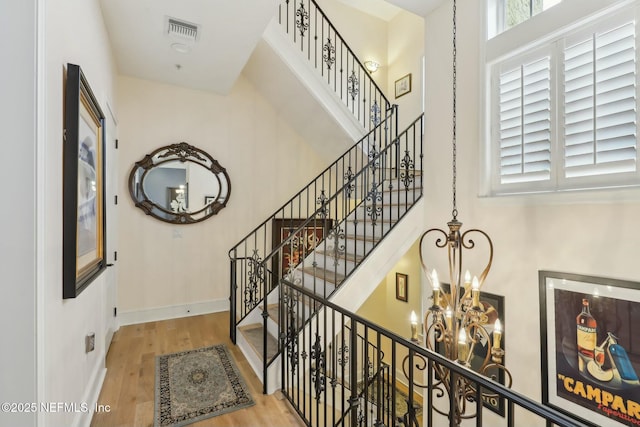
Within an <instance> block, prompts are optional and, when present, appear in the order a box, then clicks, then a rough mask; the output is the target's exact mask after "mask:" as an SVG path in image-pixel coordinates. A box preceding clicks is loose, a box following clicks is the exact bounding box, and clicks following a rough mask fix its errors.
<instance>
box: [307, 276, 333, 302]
mask: <svg viewBox="0 0 640 427" xmlns="http://www.w3.org/2000/svg"><path fill="white" fill-rule="evenodd" d="M319 274H320V273H319ZM299 286H302V287H303V288H305V289H308V290H310V291H311V292H314V293H316V294H317V295H321V296H325V295H326V296H329V295H330V294H331V293H332V292H333V291H334V290H335V289H336V285H335V284H334V283H332V282H329V281H325V280H324V279H323V278H322V277H317V276H314V275H312V274H309V273H303V274H302V281H301V282H300V283H299Z"/></svg>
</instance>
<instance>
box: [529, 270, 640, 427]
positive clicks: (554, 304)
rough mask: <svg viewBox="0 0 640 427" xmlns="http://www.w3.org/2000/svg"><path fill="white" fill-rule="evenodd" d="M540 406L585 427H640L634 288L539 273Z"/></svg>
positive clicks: (638, 317) (639, 314)
mask: <svg viewBox="0 0 640 427" xmlns="http://www.w3.org/2000/svg"><path fill="white" fill-rule="evenodd" d="M539 286H540V308H541V316H540V320H541V323H540V332H541V355H542V358H541V360H542V363H541V367H542V403H543V404H545V405H548V406H551V407H553V408H554V409H557V410H559V411H561V412H563V413H565V414H567V415H569V416H571V417H574V418H575V419H577V420H579V421H581V422H583V423H584V424H587V425H591V426H605V425H606V426H640V378H639V375H640V283H638V282H633V281H627V280H618V279H611V278H605V277H593V276H584V275H578V274H569V273H559V272H551V271H540V272H539Z"/></svg>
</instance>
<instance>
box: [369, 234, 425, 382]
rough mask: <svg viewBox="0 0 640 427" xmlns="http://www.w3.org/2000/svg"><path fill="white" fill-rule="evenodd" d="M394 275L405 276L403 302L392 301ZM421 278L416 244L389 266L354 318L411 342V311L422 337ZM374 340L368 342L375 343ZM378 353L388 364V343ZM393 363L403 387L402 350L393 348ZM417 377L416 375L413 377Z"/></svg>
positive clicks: (403, 355) (384, 342)
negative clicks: (405, 284)
mask: <svg viewBox="0 0 640 427" xmlns="http://www.w3.org/2000/svg"><path fill="white" fill-rule="evenodd" d="M396 273H403V274H406V275H407V276H408V290H409V292H408V293H407V300H408V301H407V302H404V301H401V300H399V299H397V298H396ZM422 278H423V274H422V271H421V268H420V255H419V253H418V242H416V243H414V244H413V246H411V248H410V249H409V250H408V251H407V253H406V254H404V256H403V257H402V259H400V261H398V263H397V264H396V265H395V266H393V268H392V269H391V270H390V271H389V273H388V274H387V276H386V277H385V278H384V280H383V281H382V282H380V284H379V285H378V287H377V288H376V289H375V290H374V291H373V292H372V293H371V295H370V296H369V298H367V300H366V301H365V302H364V304H362V306H361V307H360V308H359V309H358V311H357V314H358V315H360V316H362V317H364V318H365V319H368V320H370V321H372V322H373V323H376V324H377V325H379V326H382V327H383V328H385V329H387V330H389V331H391V332H393V333H395V334H397V335H399V336H401V337H404V338H406V339H410V338H411V322H410V317H411V311H412V310H413V311H415V312H416V315H417V316H418V319H419V320H418V334H422V319H421V318H420V317H421V315H420V313H421V312H423V310H424V307H423V306H424V305H425V303H426V302H427V301H426V300H425V298H424V295H423V292H422V287H423V286H422ZM375 339H376V338H371V340H372V341H375ZM381 343H382V348H381V350H382V351H383V353H384V354H385V355H386V356H385V361H386V362H387V363H391V360H390V355H391V354H393V353H392V349H391V343H390V342H389V341H388V340H386V339H384V340H382V341H381ZM396 351H397V354H396V363H397V372H398V374H399V377H398V380H399V381H401V382H404V383H406V382H407V381H406V379H405V378H404V377H403V376H401V375H400V373H401V372H402V361H403V359H404V357H405V356H406V354H407V352H406V351H405V349H404V347H397V348H396ZM416 374H417V373H416Z"/></svg>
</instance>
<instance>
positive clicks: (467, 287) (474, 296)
mask: <svg viewBox="0 0 640 427" xmlns="http://www.w3.org/2000/svg"><path fill="white" fill-rule="evenodd" d="M456 55H457V51H456V0H453V139H452V157H453V161H452V176H453V180H452V181H453V182H452V190H453V191H452V193H453V194H452V195H453V209H452V219H451V220H450V221H449V222H448V223H447V226H448V231H445V230H442V229H439V228H432V229H429V230H427V231H426V232H425V233H424V234H423V235H422V237H421V238H420V263H421V264H422V268H423V269H424V271H425V274H426V276H427V278H428V279H429V281H430V282H431V286H432V287H433V293H432V299H433V304H432V305H431V307H430V308H428V309H427V311H426V313H425V316H424V332H425V335H424V339H425V346H426V347H427V348H428V349H429V350H432V351H437V352H439V353H440V354H443V355H444V356H445V357H447V358H448V359H450V360H452V361H457V363H459V364H461V365H463V366H466V367H468V368H473V369H474V370H476V371H477V372H479V373H480V374H482V375H485V376H488V377H491V378H493V379H496V378H497V375H496V374H499V373H500V371H502V372H504V373H505V374H506V377H507V378H508V380H507V381H506V384H505V385H506V386H507V387H511V380H512V378H511V374H510V373H509V371H508V370H507V369H506V368H505V366H504V365H503V358H504V350H503V349H502V347H501V341H502V333H503V329H502V328H503V326H502V325H501V323H500V320H499V319H497V320H495V323H493V320H492V319H495V318H496V317H499V313H496V312H495V308H494V307H491V306H490V305H489V304H487V303H483V302H482V301H480V289H481V288H482V285H483V284H484V281H485V279H486V277H487V274H488V273H489V269H490V268H491V263H492V261H493V243H492V242H491V239H490V238H489V236H488V235H487V233H485V232H484V231H482V230H479V229H470V230H467V231H465V232H461V227H462V223H461V222H460V221H458V219H457V217H458V208H457V203H456V160H457V158H456V156H457V146H456V143H457V141H456V89H457V88H456V67H457V64H456ZM434 234H435V236H434ZM475 236H479V238H480V240H477V241H474V240H473V239H472V237H475ZM427 237H429V238H433V239H434V240H435V246H436V248H438V249H445V248H446V250H447V254H448V267H449V289H448V291H446V290H445V289H443V286H442V284H441V283H440V280H439V278H438V273H437V272H436V270H435V269H429V268H427V265H426V264H425V261H424V257H423V241H424V240H425V239H426V238H427ZM482 242H485V243H484V245H485V246H486V252H487V253H486V257H487V258H488V261H487V263H486V265H485V266H484V269H483V270H482V272H481V273H480V275H479V276H474V277H473V278H472V276H471V274H470V273H469V271H466V272H465V274H464V276H462V271H463V270H462V267H463V266H462V260H463V256H462V255H463V252H465V251H467V250H469V251H470V250H472V249H474V248H476V243H482ZM465 259H466V258H465ZM496 314H498V316H496ZM412 325H413V321H412ZM491 327H492V328H493V331H492V333H490V332H489V331H488V330H490V329H489V328H491ZM413 336H414V333H413V326H412V339H413ZM472 361H473V366H472ZM434 369H435V377H434V379H435V383H434V385H433V388H434V389H436V390H439V391H440V392H441V393H442V395H444V393H445V392H446V393H447V395H448V396H450V398H449V399H447V401H448V402H451V403H452V405H451V406H453V407H450V408H449V410H448V411H447V410H440V409H438V408H435V407H434V409H435V410H436V411H437V412H438V413H440V414H442V415H445V416H448V417H450V419H451V420H453V421H454V422H455V423H456V425H460V423H461V422H462V419H466V418H474V417H476V416H477V415H478V414H477V413H476V412H475V408H476V405H475V404H474V405H469V407H467V403H468V402H475V400H476V398H477V397H476V396H477V394H476V393H477V390H476V388H475V387H476V386H475V385H474V384H472V383H470V382H468V381H466V380H465V379H464V378H459V379H458V381H457V382H456V383H455V385H453V384H451V382H450V372H449V370H448V369H447V368H445V367H444V366H442V365H437V364H436V365H435V368H434ZM494 397H496V395H494V394H491V395H489V394H487V393H486V392H484V393H482V398H483V400H485V398H489V399H490V398H494Z"/></svg>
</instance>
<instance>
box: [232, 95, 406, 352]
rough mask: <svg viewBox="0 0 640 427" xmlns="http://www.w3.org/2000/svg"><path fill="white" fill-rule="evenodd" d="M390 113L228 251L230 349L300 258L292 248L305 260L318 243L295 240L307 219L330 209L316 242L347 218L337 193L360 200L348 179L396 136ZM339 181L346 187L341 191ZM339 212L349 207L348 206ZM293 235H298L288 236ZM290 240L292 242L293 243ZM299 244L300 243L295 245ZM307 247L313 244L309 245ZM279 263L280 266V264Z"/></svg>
mask: <svg viewBox="0 0 640 427" xmlns="http://www.w3.org/2000/svg"><path fill="white" fill-rule="evenodd" d="M396 110H397V107H396V106H392V107H391V109H390V110H389V111H388V112H387V113H388V114H387V115H386V116H385V118H384V119H383V120H382V121H381V122H380V124H379V125H378V126H377V127H375V128H374V129H373V130H371V131H370V132H369V133H368V134H367V135H365V136H364V137H363V138H362V139H361V140H359V141H358V142H356V143H355V144H354V145H353V146H352V147H351V148H349V149H348V150H347V151H346V152H345V153H344V154H343V155H342V156H340V157H339V158H338V159H337V160H336V161H334V162H333V163H332V164H331V165H329V166H328V167H327V168H326V169H325V170H324V171H322V172H321V173H320V174H319V175H318V176H317V177H316V178H314V179H312V180H311V181H310V182H309V183H308V184H307V185H306V186H305V187H304V188H303V189H302V190H300V191H299V192H298V193H296V194H295V195H294V196H293V197H291V198H290V199H289V200H288V201H287V202H286V203H285V204H283V205H282V206H281V207H280V208H278V209H277V210H276V211H275V212H274V213H273V214H271V215H270V216H269V217H268V218H267V219H265V220H264V221H263V222H262V223H261V224H260V225H258V226H257V227H256V228H255V229H254V230H252V231H251V232H250V233H249V234H247V235H246V236H245V237H244V238H243V239H242V240H241V241H240V242H238V243H237V244H236V245H235V246H233V247H232V248H231V249H230V250H229V258H230V260H231V278H230V279H231V280H230V327H231V339H232V341H233V342H234V343H235V342H236V333H235V328H236V326H237V325H238V324H239V323H240V322H241V321H242V320H243V319H244V318H245V317H246V316H247V315H248V314H249V313H250V312H251V311H252V310H253V309H254V308H255V307H256V306H258V305H259V304H260V303H261V302H262V301H263V298H264V297H266V295H267V294H268V293H269V292H270V291H271V290H272V289H273V288H274V287H275V285H277V283H278V281H279V279H280V277H282V275H283V271H281V269H282V267H283V266H285V267H288V266H289V264H290V263H291V262H293V263H294V264H295V265H297V262H296V260H295V259H293V258H291V257H292V256H295V255H296V254H300V253H301V252H299V251H298V249H299V247H298V246H296V245H302V246H301V248H302V249H304V254H305V255H306V254H307V253H308V251H309V249H312V246H313V247H315V245H316V244H317V243H318V242H316V241H315V240H313V241H309V240H308V239H311V238H312V237H313V236H314V235H310V234H308V233H307V235H306V237H301V236H303V234H304V233H301V231H308V229H307V228H306V227H307V226H308V225H309V223H310V221H309V220H308V219H309V218H316V217H320V216H322V215H325V214H324V213H325V212H327V209H329V207H330V206H329V205H332V206H331V207H334V209H333V210H332V212H331V214H330V215H325V218H323V220H322V221H318V222H315V223H314V224H313V225H314V226H315V229H314V231H316V232H317V233H318V234H317V235H315V236H316V237H317V238H318V240H322V239H324V238H325V237H326V235H327V233H328V232H329V229H330V227H328V225H329V223H332V222H333V221H341V220H342V219H343V217H344V215H345V214H346V213H347V212H345V211H344V210H343V209H340V208H339V206H338V203H337V199H336V197H335V195H336V194H338V193H340V194H346V195H347V196H348V198H349V199H352V196H353V197H357V196H360V197H361V196H362V193H363V191H364V190H363V188H362V185H364V183H363V180H362V179H358V180H356V179H354V176H355V174H356V173H357V172H358V171H361V170H362V169H364V168H365V167H367V165H368V163H369V162H370V159H369V155H368V152H369V151H370V150H371V151H375V152H380V150H382V149H383V147H388V146H389V144H390V143H391V142H392V141H393V140H394V137H395V135H396V134H397V131H396V126H397V112H396ZM359 176H360V175H359ZM345 181H346V182H347V184H346V186H345ZM345 187H347V188H345ZM345 191H346V193H345ZM329 200H331V202H329ZM341 205H342V204H341ZM343 206H344V207H345V208H346V207H349V206H348V203H345V204H343ZM340 207H342V206H340ZM351 207H353V206H351ZM296 230H298V232H297V233H294V232H295V231H296ZM294 238H296V239H297V241H295V242H294V241H293V239H294ZM301 238H302V239H303V240H300V239H301ZM307 238H308V239H307ZM311 243H313V244H312V245H311ZM285 244H288V245H289V247H290V248H291V247H292V246H293V247H295V249H296V250H295V251H294V252H290V253H279V251H280V250H281V249H282V247H283V246H284V245H285ZM285 257H286V259H285ZM267 261H268V263H267ZM297 261H298V262H299V261H301V260H297ZM285 262H286V264H283V263H285Z"/></svg>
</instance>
